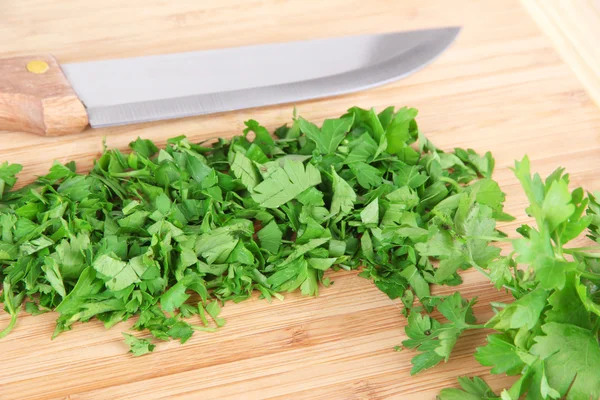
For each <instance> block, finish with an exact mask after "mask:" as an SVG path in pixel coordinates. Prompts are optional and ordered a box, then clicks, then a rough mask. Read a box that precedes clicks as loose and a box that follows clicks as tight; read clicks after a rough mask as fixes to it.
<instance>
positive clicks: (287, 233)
mask: <svg viewBox="0 0 600 400" xmlns="http://www.w3.org/2000/svg"><path fill="white" fill-rule="evenodd" d="M416 114H417V112H416V110H414V109H408V108H402V109H399V110H394V108H393V107H390V108H387V109H385V110H384V111H382V112H381V113H379V114H376V113H375V111H374V110H363V109H359V108H352V109H350V110H348V112H347V113H346V114H345V115H343V116H342V117H340V118H338V119H330V120H325V122H324V123H323V124H322V126H321V127H320V128H319V127H317V126H316V125H314V124H312V123H311V122H309V121H306V120H305V119H303V118H294V121H293V124H292V125H291V126H282V127H280V128H278V129H277V130H275V132H274V136H272V135H271V134H270V133H269V132H268V131H267V130H266V129H265V128H264V127H262V126H261V125H259V124H258V122H256V121H254V120H250V121H248V122H246V127H247V128H246V129H245V130H244V133H243V135H242V136H237V137H234V138H233V139H231V140H225V139H219V140H218V141H217V142H216V143H214V144H212V145H203V144H195V143H190V142H189V141H188V140H187V139H186V138H185V137H183V136H180V137H176V138H172V139H169V140H168V141H167V146H166V148H165V149H160V150H159V149H158V148H157V147H156V146H155V145H154V144H153V143H152V142H151V141H148V140H143V139H137V140H136V141H135V142H132V143H131V144H130V147H131V148H132V150H133V151H132V152H131V153H129V154H124V153H121V152H120V151H118V150H106V151H105V152H104V154H103V155H102V156H101V157H100V158H99V159H98V160H97V162H96V163H95V166H94V168H93V169H92V171H91V172H90V173H89V174H85V175H81V174H77V173H76V171H75V165H74V164H73V163H68V164H66V165H62V164H59V163H56V164H55V165H54V166H53V167H52V168H51V169H50V172H49V173H48V174H47V175H45V176H43V177H40V178H38V179H37V181H36V182H35V183H33V184H31V185H28V186H26V187H24V188H22V189H19V190H14V191H10V189H11V188H12V187H13V186H14V185H15V183H16V178H15V175H16V174H17V173H18V172H19V171H20V169H21V167H20V166H19V165H14V164H12V165H11V164H8V163H4V164H0V228H1V236H0V279H1V280H2V281H3V286H2V294H1V295H0V301H2V302H3V304H4V309H5V310H6V311H7V312H8V313H9V314H10V315H11V320H10V324H9V326H7V327H6V328H5V329H4V330H3V331H1V332H0V338H1V337H4V336H6V335H7V334H8V333H9V332H10V331H11V329H12V328H13V327H14V326H15V324H16V322H17V316H18V313H19V310H20V308H21V307H22V306H23V304H24V308H25V311H26V312H28V313H31V314H38V313H42V312H46V311H49V310H54V311H56V312H58V313H59V317H58V320H57V324H56V330H55V333H54V335H55V336H56V335H58V334H60V333H61V332H63V331H65V330H69V329H71V328H72V326H73V324H74V323H76V322H85V321H88V320H90V319H92V318H94V317H95V318H97V319H99V320H101V321H102V322H103V323H104V324H105V326H106V327H107V328H108V327H112V326H113V325H115V324H116V323H118V322H119V321H123V320H126V319H128V318H131V317H133V316H137V317H138V318H137V320H136V323H135V325H134V329H136V330H145V331H147V332H149V334H150V335H151V336H152V337H153V338H154V339H156V340H154V339H153V340H149V339H139V338H137V337H135V336H133V335H129V334H124V336H125V341H126V343H127V344H128V345H129V346H130V349H131V351H132V352H133V353H134V354H135V355H142V354H145V353H148V352H150V351H152V350H153V349H154V347H155V344H154V343H156V341H157V340H171V339H176V340H180V341H181V342H182V343H183V342H185V341H186V340H188V339H189V338H190V337H191V336H192V334H193V333H194V331H196V330H200V331H211V330H215V327H219V326H222V325H223V324H224V323H225V321H224V320H223V319H222V318H220V317H219V313H220V306H221V305H222V304H223V303H224V302H225V301H227V300H232V301H235V302H239V301H242V300H244V299H247V298H248V297H249V296H251V295H252V293H253V292H256V291H258V292H260V294H261V295H262V297H264V298H266V299H267V300H271V299H272V298H273V297H276V298H282V295H281V293H283V292H289V291H294V290H298V289H299V290H301V292H302V293H303V294H305V295H317V294H318V291H319V287H320V286H321V285H323V286H328V285H329V284H331V282H330V281H329V279H327V278H326V277H324V273H325V271H327V270H337V269H347V270H351V269H359V268H360V270H361V272H360V276H363V277H365V278H369V279H371V280H373V282H374V283H375V285H376V286H377V287H378V288H379V289H381V290H382V291H383V292H385V293H386V294H387V295H388V296H389V297H390V298H391V299H396V298H400V299H401V301H402V303H403V304H404V306H405V307H404V313H405V315H406V316H407V317H408V326H407V328H406V334H407V336H408V338H409V339H408V340H405V341H404V342H403V346H404V347H406V348H410V349H416V353H417V355H416V356H415V357H414V358H413V360H412V363H413V369H412V371H411V373H413V374H414V373H417V372H419V371H422V370H424V369H426V368H430V367H433V366H434V365H436V364H438V363H439V362H441V361H442V360H444V361H447V360H448V359H449V357H450V354H451V352H452V348H453V347H454V344H455V343H456V341H457V339H458V337H459V336H460V335H461V333H462V332H464V331H465V330H467V329H480V328H483V327H488V328H493V329H494V330H495V331H496V333H494V334H492V335H490V336H489V337H488V344H487V345H486V346H485V347H482V348H479V349H478V350H477V352H476V354H475V357H476V358H477V360H478V361H479V362H480V363H481V364H483V365H486V366H492V367H493V369H492V373H507V374H510V375H519V376H520V378H519V380H518V381H517V383H516V384H515V385H514V386H513V387H512V388H510V389H507V390H505V391H504V392H502V394H501V398H502V399H504V400H506V399H518V398H519V397H520V396H522V395H524V394H525V393H527V398H528V399H555V398H561V397H565V396H566V398H568V399H586V400H588V399H589V398H590V397H593V398H598V397H600V347H599V344H598V330H599V328H600V289H599V287H598V286H597V285H598V283H599V282H600V264H599V263H598V262H597V260H598V259H599V258H600V253H595V252H594V251H595V250H597V249H596V248H595V247H589V248H572V247H566V246H565V245H566V244H567V242H569V241H570V240H573V239H575V238H576V237H578V236H580V235H583V234H584V233H583V232H584V231H585V230H586V228H588V227H589V228H590V229H589V234H590V236H591V237H592V238H594V239H596V238H598V237H599V236H600V205H599V204H598V203H597V202H596V201H595V197H593V196H589V197H587V198H586V195H585V193H584V191H583V190H582V189H577V190H575V191H573V192H570V191H569V188H568V176H567V175H564V174H563V171H562V170H560V169H559V170H557V171H556V172H555V173H553V174H552V175H551V176H549V177H548V178H547V179H546V180H545V181H542V179H541V178H540V177H539V176H537V175H535V176H534V177H531V174H530V172H529V162H528V160H527V159H526V158H525V159H524V160H523V161H521V162H519V163H517V164H516V167H515V173H516V175H517V177H518V179H519V180H520V182H521V184H522V186H523V189H524V190H525V193H526V194H527V196H528V198H529V201H530V206H529V208H528V212H529V214H530V215H532V216H533V217H535V219H536V227H530V226H526V225H524V226H521V227H520V228H519V230H518V232H519V233H520V234H521V236H522V238H520V239H517V240H514V241H513V240H510V239H507V238H506V235H504V234H503V233H501V232H499V231H498V230H497V229H496V222H497V221H507V220H511V217H510V216H509V215H507V214H505V213H504V212H503V203H504V200H505V196H504V194H503V193H502V191H501V189H500V187H499V186H498V184H497V183H496V182H495V181H494V180H492V179H491V175H492V171H493V169H494V160H493V158H492V156H491V154H490V153H487V154H485V155H483V156H480V155H478V154H476V153H475V152H474V151H472V150H463V149H455V150H454V151H453V152H443V151H441V150H439V149H437V148H436V147H435V146H434V145H433V144H432V143H431V142H429V141H428V140H427V139H426V138H425V137H423V136H422V135H421V133H420V132H419V130H418V127H417V123H416V122H415V116H416ZM251 137H253V138H251ZM586 210H587V211H586ZM498 241H511V242H512V245H513V248H514V251H513V252H512V253H511V254H510V255H508V256H501V254H500V248H498V247H496V246H495V245H494V244H495V243H496V242H498ZM599 241H600V239H599ZM599 250H600V248H599ZM517 265H518V266H519V267H518V268H517ZM471 267H472V268H476V269H477V270H479V271H481V273H483V274H485V276H487V277H488V278H489V279H490V280H491V281H492V282H493V283H494V285H495V287H496V288H497V289H499V290H508V291H509V292H510V293H512V295H513V296H514V298H515V301H514V302H513V303H511V304H499V303H493V307H494V308H495V309H496V311H497V313H496V315H495V316H494V317H493V318H492V319H491V320H490V321H488V322H487V323H485V324H483V323H477V322H476V321H475V318H474V316H473V311H472V306H473V304H474V303H475V299H471V300H468V299H464V298H462V297H461V296H460V294H459V293H458V292H456V293H454V294H453V295H449V296H433V295H431V292H430V286H431V285H450V286H457V285H460V283H461V282H462V281H461V277H460V275H459V271H461V270H465V269H468V268H471ZM417 299H418V302H417V301H416V300H417ZM434 310H437V311H439V312H440V313H441V314H442V315H443V316H444V317H445V319H444V320H439V321H438V320H436V319H434V318H433V317H431V315H430V314H431V312H432V311H434ZM194 315H198V317H196V318H194V319H191V318H189V317H192V316H194ZM209 317H210V319H211V320H212V322H210V323H209ZM194 320H195V321H198V322H197V323H196V322H193V321H194ZM460 384H461V386H462V388H463V389H464V390H459V389H445V390H443V391H442V393H441V394H440V398H441V399H443V400H451V399H496V398H500V397H498V396H496V395H495V394H494V393H493V392H492V390H491V389H490V388H489V387H488V386H487V385H486V384H485V382H483V381H481V380H480V379H478V378H475V379H473V380H470V379H468V378H461V379H460Z"/></svg>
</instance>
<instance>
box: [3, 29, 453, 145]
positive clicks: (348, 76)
mask: <svg viewBox="0 0 600 400" xmlns="http://www.w3.org/2000/svg"><path fill="white" fill-rule="evenodd" d="M459 31H460V28H457V27H446V28H438V29H427V30H418V31H408V32H393V33H386V34H376V35H363V36H350V37H338V38H331V39H320V40H311V41H299V42H291V43H274V44H265V45H256V46H247V47H235V48H227V49H219V50H205V51H196V52H186V53H178V54H167V55H158V56H144V57H135V58H126V59H118V60H108V61H93V62H82V63H76V64H59V63H58V62H57V60H56V59H55V58H54V57H52V56H51V55H41V56H32V57H16V58H8V59H0V130H12V131H25V132H31V133H36V134H40V135H46V136H56V135H66V134H72V133H78V132H81V131H83V130H84V129H85V128H86V127H87V126H88V124H89V125H91V126H92V127H93V128H98V127H105V126H113V125H124V124H134V123H140V122H148V121H157V120H165V119H172V118H181V117H188V116H193V115H202V114H211V113H217V112H223V111H232V110H240V109H245V108H252V107H260V106H267V105H274V104H283V103H292V102H297V101H304V100H310V99H317V98H323V97H328V96H336V95H341V94H346V93H352V92H356V91H359V90H363V89H368V88H371V87H375V86H379V85H383V84H386V83H389V82H392V81H395V80H398V79H401V78H404V77H406V76H408V75H411V74H412V73H414V72H416V71H418V70H419V69H421V68H423V67H424V66H425V65H427V64H429V63H430V62H432V61H433V60H434V59H435V58H436V57H437V56H438V55H440V54H441V53H442V52H443V51H444V50H445V49H446V48H448V46H450V44H451V43H452V42H453V41H454V39H455V38H456V36H457V35H458V32H459Z"/></svg>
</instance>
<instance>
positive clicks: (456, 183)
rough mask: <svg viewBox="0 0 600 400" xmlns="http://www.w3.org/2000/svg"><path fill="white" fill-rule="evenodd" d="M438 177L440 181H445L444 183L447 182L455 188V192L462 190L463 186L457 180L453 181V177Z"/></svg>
mask: <svg viewBox="0 0 600 400" xmlns="http://www.w3.org/2000/svg"><path fill="white" fill-rule="evenodd" d="M438 179H439V180H440V181H441V182H446V183H449V184H450V185H452V186H454V188H455V189H456V192H457V193H460V192H462V191H463V187H462V186H460V185H459V184H458V182H456V181H455V180H454V179H452V178H448V177H445V176H440V177H439V178H438Z"/></svg>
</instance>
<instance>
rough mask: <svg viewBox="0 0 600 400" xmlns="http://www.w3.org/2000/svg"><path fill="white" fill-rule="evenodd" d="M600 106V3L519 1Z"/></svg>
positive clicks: (585, 0)
mask: <svg viewBox="0 0 600 400" xmlns="http://www.w3.org/2000/svg"><path fill="white" fill-rule="evenodd" d="M522 2H523V4H524V5H525V7H526V8H527V10H528V11H529V13H530V14H531V16H532V17H533V18H534V20H535V21H536V22H537V23H538V25H539V26H540V28H542V30H543V32H544V33H545V34H546V35H547V36H548V37H549V38H550V39H551V40H552V42H553V43H554V45H555V47H556V49H557V50H558V52H559V54H560V55H561V56H562V58H563V60H565V62H566V63H567V64H568V65H569V66H570V67H571V68H572V69H573V71H574V72H575V74H576V75H577V77H578V78H579V79H580V80H581V82H582V83H583V84H584V86H585V87H586V88H587V90H588V92H589V93H590V96H591V97H592V98H593V99H594V100H595V101H596V104H597V105H598V106H600V47H599V46H598V40H600V39H599V38H600V0H522Z"/></svg>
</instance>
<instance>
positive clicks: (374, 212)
mask: <svg viewBox="0 0 600 400" xmlns="http://www.w3.org/2000/svg"><path fill="white" fill-rule="evenodd" d="M360 219H361V221H362V223H363V224H365V225H367V224H375V225H376V224H378V223H379V198H378V197H376V198H375V200H373V201H372V202H370V203H369V205H367V206H366V207H365V208H364V209H363V210H362V211H361V212H360Z"/></svg>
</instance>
